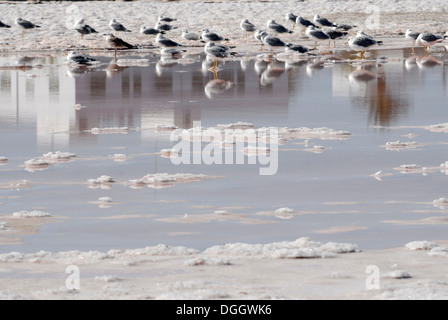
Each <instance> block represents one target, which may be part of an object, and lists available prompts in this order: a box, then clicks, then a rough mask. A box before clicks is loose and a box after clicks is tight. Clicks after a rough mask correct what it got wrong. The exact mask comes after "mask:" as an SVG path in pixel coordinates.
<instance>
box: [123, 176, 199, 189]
mask: <svg viewBox="0 0 448 320" xmlns="http://www.w3.org/2000/svg"><path fill="white" fill-rule="evenodd" d="M206 178H207V176H206V175H203V174H191V173H176V174H169V173H154V174H147V175H146V176H144V177H143V178H141V179H135V180H129V181H128V184H129V186H130V187H131V188H134V189H138V188H141V187H143V186H148V187H151V188H164V187H170V186H173V185H174V184H175V183H185V182H196V181H201V180H204V179H206Z"/></svg>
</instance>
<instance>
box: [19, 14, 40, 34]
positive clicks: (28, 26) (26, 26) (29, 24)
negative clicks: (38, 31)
mask: <svg viewBox="0 0 448 320" xmlns="http://www.w3.org/2000/svg"><path fill="white" fill-rule="evenodd" d="M15 24H16V25H17V26H18V27H20V28H22V38H23V36H24V35H25V30H27V29H35V28H40V26H38V25H36V24H34V23H32V22H30V21H28V20H24V19H22V18H16V20H15Z"/></svg>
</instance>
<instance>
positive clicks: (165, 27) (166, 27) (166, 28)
mask: <svg viewBox="0 0 448 320" xmlns="http://www.w3.org/2000/svg"><path fill="white" fill-rule="evenodd" d="M154 28H156V29H159V30H162V31H171V30H173V29H177V28H178V27H175V26H172V25H170V24H169V23H163V22H162V21H157V22H156V25H155V26H154Z"/></svg>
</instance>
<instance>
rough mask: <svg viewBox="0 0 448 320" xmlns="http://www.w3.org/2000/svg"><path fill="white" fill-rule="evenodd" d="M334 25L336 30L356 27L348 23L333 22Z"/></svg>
mask: <svg viewBox="0 0 448 320" xmlns="http://www.w3.org/2000/svg"><path fill="white" fill-rule="evenodd" d="M335 25H336V29H337V30H344V31H348V30H351V29H353V28H355V27H356V26H352V25H349V24H341V23H335Z"/></svg>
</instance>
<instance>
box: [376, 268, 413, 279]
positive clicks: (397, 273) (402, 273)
mask: <svg viewBox="0 0 448 320" xmlns="http://www.w3.org/2000/svg"><path fill="white" fill-rule="evenodd" d="M382 277H383V278H394V279H409V278H411V275H410V274H409V272H407V271H406V270H394V271H391V272H388V273H385V274H382Z"/></svg>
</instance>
